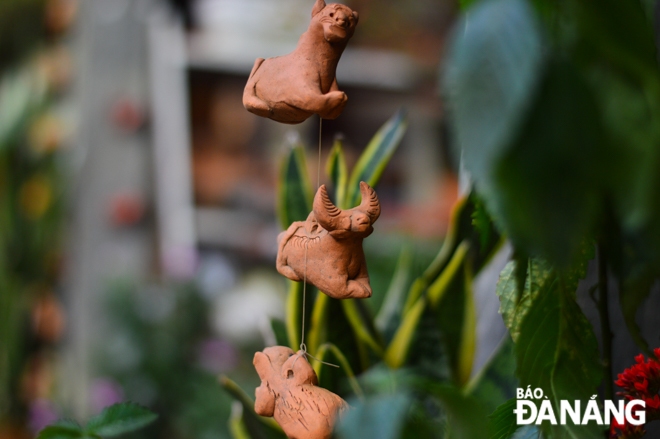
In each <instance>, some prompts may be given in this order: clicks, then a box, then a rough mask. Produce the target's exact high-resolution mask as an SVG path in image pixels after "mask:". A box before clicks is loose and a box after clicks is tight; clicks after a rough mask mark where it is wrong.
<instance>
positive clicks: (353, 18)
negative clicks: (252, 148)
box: [243, 0, 358, 124]
mask: <svg viewBox="0 0 660 439" xmlns="http://www.w3.org/2000/svg"><path fill="white" fill-rule="evenodd" d="M357 23H358V13H357V12H355V11H353V10H352V9H351V8H349V7H348V6H344V5H340V4H337V3H332V4H329V5H326V4H325V1H323V0H316V3H315V4H314V8H313V9H312V20H311V22H310V24H309V28H308V29H307V32H305V33H304V34H302V36H301V37H300V40H299V41H298V46H297V47H296V49H295V50H294V51H293V52H291V53H289V54H288V55H284V56H278V57H275V58H268V59H266V60H264V59H263V58H258V59H257V60H256V61H255V63H254V67H252V72H251V73H250V78H249V79H248V82H247V85H246V86H245V91H244V92H243V105H244V106H245V108H246V109H247V110H248V111H250V112H252V113H254V114H256V115H258V116H262V117H268V118H270V119H273V120H276V121H278V122H283V123H289V124H296V123H300V122H303V121H304V120H306V119H307V118H308V117H310V116H311V115H312V114H318V115H319V116H321V117H322V118H323V119H336V118H337V117H338V116H339V115H340V114H341V112H342V111H343V110H344V107H345V106H346V101H347V97H346V93H344V92H343V91H340V90H339V86H338V85H337V79H336V78H335V72H336V70H337V64H338V63H339V58H340V57H341V54H342V52H343V51H344V49H345V48H346V44H347V43H348V40H349V39H350V38H351V37H352V36H353V32H354V31H355V26H357Z"/></svg>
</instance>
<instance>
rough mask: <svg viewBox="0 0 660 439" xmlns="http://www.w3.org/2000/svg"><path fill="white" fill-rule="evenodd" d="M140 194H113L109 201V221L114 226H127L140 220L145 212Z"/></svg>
mask: <svg viewBox="0 0 660 439" xmlns="http://www.w3.org/2000/svg"><path fill="white" fill-rule="evenodd" d="M145 210H146V209H145V205H144V200H143V198H142V196H140V195H138V194H134V193H119V194H115V195H114V196H113V197H112V200H111V201H110V212H109V214H110V222H111V224H112V225H113V226H115V227H129V226H133V225H135V224H137V223H138V222H140V220H142V218H143V217H144V213H145Z"/></svg>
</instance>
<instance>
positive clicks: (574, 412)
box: [559, 400, 580, 425]
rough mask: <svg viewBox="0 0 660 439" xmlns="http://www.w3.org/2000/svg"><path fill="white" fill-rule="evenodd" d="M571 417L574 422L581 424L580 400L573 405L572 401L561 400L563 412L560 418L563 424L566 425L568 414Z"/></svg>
mask: <svg viewBox="0 0 660 439" xmlns="http://www.w3.org/2000/svg"><path fill="white" fill-rule="evenodd" d="M567 413H568V415H569V416H570V417H571V421H573V424H575V425H580V401H575V405H574V406H571V403H570V401H565V400H562V401H561V412H560V414H559V419H560V423H561V425H566V414H567Z"/></svg>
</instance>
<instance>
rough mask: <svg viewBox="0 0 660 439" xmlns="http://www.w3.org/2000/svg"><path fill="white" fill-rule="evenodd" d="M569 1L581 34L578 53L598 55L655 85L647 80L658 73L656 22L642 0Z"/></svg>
mask: <svg viewBox="0 0 660 439" xmlns="http://www.w3.org/2000/svg"><path fill="white" fill-rule="evenodd" d="M546 1H547V0H546ZM568 5H569V6H570V9H568V11H569V13H570V14H571V15H569V17H570V18H571V21H572V24H573V25H574V26H576V27H577V31H578V32H579V33H578V35H579V36H580V37H581V39H580V41H579V42H580V43H581V46H582V47H580V49H581V50H580V52H579V55H580V56H582V57H583V58H585V61H587V62H589V61H592V60H593V59H597V60H598V61H599V62H601V63H603V64H606V65H610V66H614V67H615V68H616V69H617V70H619V71H622V72H625V73H626V75H627V76H628V75H634V77H636V79H637V80H638V81H640V82H642V84H641V85H643V86H645V87H646V88H650V87H652V84H649V83H648V82H647V81H648V80H649V77H652V76H656V75H657V73H658V63H657V49H656V45H655V37H654V32H653V26H652V24H651V22H650V21H649V20H648V19H647V17H646V13H645V11H644V8H643V6H642V4H641V2H640V1H628V0H601V1H598V2H584V1H580V0H572V1H570V2H568ZM592 62H593V61H592ZM644 82H646V83H644Z"/></svg>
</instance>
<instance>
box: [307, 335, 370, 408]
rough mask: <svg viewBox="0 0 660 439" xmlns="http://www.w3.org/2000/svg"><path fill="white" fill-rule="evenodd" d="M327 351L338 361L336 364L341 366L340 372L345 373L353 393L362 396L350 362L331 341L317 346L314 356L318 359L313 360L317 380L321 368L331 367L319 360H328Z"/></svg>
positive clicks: (320, 374) (320, 373)
mask: <svg viewBox="0 0 660 439" xmlns="http://www.w3.org/2000/svg"><path fill="white" fill-rule="evenodd" d="M329 353H330V354H332V356H333V357H334V358H335V359H336V360H337V362H338V363H339V364H338V366H339V367H340V368H341V370H342V372H344V373H345V374H346V378H347V379H348V383H349V384H350V385H351V389H352V390H353V393H355V394H356V395H357V396H358V397H360V398H361V397H363V396H364V392H363V391H362V388H361V387H360V383H358V380H357V379H356V378H355V373H354V372H353V368H352V367H351V364H350V363H349V362H348V359H347V358H346V356H345V355H344V354H343V353H342V351H341V350H340V349H339V348H338V347H337V346H335V345H334V344H332V343H324V344H323V345H321V347H319V349H318V351H316V355H315V357H316V359H317V360H319V361H316V362H315V364H314V371H315V372H316V376H317V377H318V378H319V381H320V380H321V376H322V371H323V368H325V367H332V366H328V365H325V364H323V363H321V361H325V362H329V361H330V360H328V359H327V357H328V355H327V354H329ZM312 360H313V359H312Z"/></svg>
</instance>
